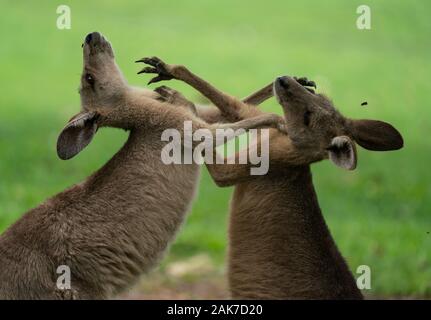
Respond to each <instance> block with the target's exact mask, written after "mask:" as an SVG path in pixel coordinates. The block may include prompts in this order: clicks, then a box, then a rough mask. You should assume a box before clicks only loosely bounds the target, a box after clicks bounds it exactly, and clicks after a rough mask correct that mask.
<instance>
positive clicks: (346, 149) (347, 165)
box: [327, 136, 357, 170]
mask: <svg viewBox="0 0 431 320" xmlns="http://www.w3.org/2000/svg"><path fill="white" fill-rule="evenodd" d="M327 150H328V153H329V159H330V160H331V161H332V162H333V163H335V164H336V165H337V166H339V167H341V168H344V169H347V170H353V169H355V168H356V162H357V160H356V159H357V158H356V146H355V143H354V142H353V141H352V140H350V138H349V137H347V136H338V137H335V138H334V139H332V141H331V145H330V146H329V147H328V148H327Z"/></svg>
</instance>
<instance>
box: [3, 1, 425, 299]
mask: <svg viewBox="0 0 431 320" xmlns="http://www.w3.org/2000/svg"><path fill="white" fill-rule="evenodd" d="M61 4H67V5H69V6H70V8H71V18H72V28H71V30H58V29H57V28H56V20H57V17H58V15H57V14H56V8H57V6H58V5H61ZM361 4H368V5H369V6H370V7H371V17H372V29H371V30H358V29H357V28H356V19H357V17H358V14H357V13H356V8H357V7H358V6H359V5H361ZM0 12H1V13H0V17H1V19H0V39H1V44H0V179H1V183H0V231H3V230H5V228H7V227H8V226H9V225H10V224H11V223H13V222H14V221H15V220H17V219H18V218H19V217H20V216H21V215H22V214H23V213H24V212H25V211H26V210H28V209H30V208H32V207H34V206H37V205H38V204H39V203H40V202H42V201H43V200H44V199H46V198H47V197H48V196H51V195H53V194H55V193H57V192H59V191H61V190H62V189H64V188H66V187H67V186H70V185H71V184H74V183H77V182H79V181H80V180H82V179H84V178H85V177H86V176H87V175H89V174H90V173H91V172H93V171H94V170H96V169H97V168H99V167H100V166H101V165H103V163H105V162H106V161H107V160H108V159H109V158H110V157H111V156H112V155H113V154H114V153H115V152H116V151H117V150H118V149H119V148H120V146H121V145H122V143H123V142H124V141H125V139H126V134H125V133H124V132H121V131H119V130H110V129H109V130H108V129H107V130H102V131H100V132H99V133H98V135H97V136H96V138H95V140H94V141H93V143H92V144H91V145H90V146H89V147H88V148H86V149H85V151H84V152H82V153H81V154H79V156H77V157H76V158H74V159H72V160H70V161H60V160H59V159H58V158H57V155H56V152H55V144H56V138H57V134H58V133H59V131H60V130H61V128H62V126H63V125H64V124H65V123H66V121H67V120H68V119H69V118H70V116H71V115H73V114H74V113H76V112H77V111H78V109H79V95H78V93H77V87H78V84H79V78H80V72H81V68H82V55H81V43H82V41H83V38H84V36H85V35H86V34H87V33H88V32H91V31H100V32H102V33H103V34H105V35H106V36H107V37H108V39H109V40H110V41H111V42H112V44H113V47H114V49H115V51H116V56H117V61H118V64H119V65H120V67H121V68H122V70H123V72H124V74H125V75H126V77H127V78H128V80H129V82H130V83H131V84H135V85H142V86H144V85H145V84H146V82H147V81H148V76H138V75H136V72H137V71H138V67H139V66H137V65H136V64H134V63H133V61H134V60H136V59H137V58H141V57H144V56H149V55H157V56H160V57H162V58H163V59H164V60H165V61H167V62H170V63H181V64H185V65H187V66H188V67H189V68H190V69H191V70H193V71H195V72H196V73H198V74H199V75H201V76H202V77H204V78H205V79H207V80H208V81H210V82H212V83H213V84H215V85H216V86H217V87H219V88H220V89H222V90H223V91H226V92H229V93H231V94H234V95H236V96H240V97H242V96H246V95H247V94H248V93H250V92H252V91H253V90H255V89H257V88H259V87H261V86H263V85H265V84H267V83H268V82H270V81H271V80H272V79H273V78H274V77H275V76H277V75H281V74H289V75H298V76H302V75H306V76H308V77H309V78H311V79H313V80H315V81H316V82H317V83H318V85H319V87H318V88H319V91H322V92H325V93H327V94H328V95H329V96H330V97H331V98H332V99H333V100H334V102H335V105H336V106H337V107H338V108H339V109H340V110H341V111H342V112H343V113H344V114H345V115H348V116H351V117H358V118H375V119H382V120H385V121H388V122H391V123H392V124H394V125H395V126H396V127H397V128H398V129H399V130H400V131H401V132H402V133H403V135H404V138H405V148H404V149H402V150H401V151H397V152H388V153H372V152H369V151H365V150H362V149H361V150H360V151H359V163H358V165H359V166H358V169H357V170H356V171H354V172H346V171H342V170H341V169H338V168H336V167H334V166H333V165H331V164H330V163H329V162H328V161H326V162H323V163H319V164H316V165H314V166H313V173H314V181H315V185H316V188H317V193H318V195H319V199H320V204H321V207H322V209H323V213H324V215H325V217H326V219H327V223H328V225H329V227H330V229H331V231H332V233H333V236H334V238H335V241H336V242H337V244H338V245H339V248H340V250H341V252H342V253H343V255H344V256H345V257H346V259H347V260H348V262H349V265H350V267H351V269H352V271H353V272H355V270H356V268H357V266H359V265H362V264H365V265H368V266H370V267H371V271H372V290H370V291H367V292H365V294H370V295H372V296H378V297H410V296H415V297H430V296H431V234H430V232H431V213H430V212H429V211H430V207H431V187H430V181H431V170H430V168H429V165H430V160H431V154H430V151H431V150H430V147H431V143H430V141H429V134H430V132H431V122H430V116H431V112H430V108H431V93H430V80H429V75H430V72H431V59H430V58H431V55H430V53H431V40H430V39H431V38H430V36H431V20H430V18H429V17H430V15H431V3H430V2H429V1H425V0H424V1H394V0H386V1H383V0H377V1H341V0H340V1H311V0H310V1H306V2H304V1H286V0H280V1H250V0H248V1H229V0H218V1H199V2H198V1H192V0H188V1H175V2H174V1H167V0H163V1H142V0H141V1H121V2H120V1H91V2H84V1H61V2H58V1H44V2H41V1H39V2H31V3H30V2H29V1H5V0H1V3H0ZM169 86H172V87H174V88H176V89H178V90H181V91H182V92H183V93H184V94H185V95H186V96H187V97H188V98H190V99H191V100H194V101H196V102H202V101H203V100H202V98H201V97H200V96H199V95H198V94H197V93H196V92H195V91H193V90H192V89H190V88H188V87H186V86H184V85H182V84H180V83H178V82H171V83H169ZM363 101H367V102H368V106H366V107H363V106H361V103H362V102H363ZM263 108H264V109H265V110H267V111H273V112H278V113H281V110H280V108H279V106H278V105H277V103H276V102H275V101H274V100H273V99H271V100H269V101H268V102H266V103H265V104H264V106H263ZM231 192H232V189H230V188H229V189H220V188H217V187H216V186H215V185H214V183H212V181H211V180H210V178H209V176H208V174H207V173H206V171H205V172H204V174H203V177H202V180H201V184H200V187H199V195H198V198H197V201H196V202H195V204H194V206H193V211H192V213H191V214H190V216H189V218H188V221H187V222H186V224H185V225H184V227H183V228H182V230H181V232H180V233H179V236H178V238H177V240H176V241H175V243H174V245H173V246H172V249H171V252H170V253H169V254H168V255H167V258H166V260H165V264H167V263H169V262H170V261H175V260H178V259H183V258H187V257H190V256H193V255H197V254H201V253H205V254H207V255H208V256H209V257H210V259H211V261H212V262H213V263H214V264H215V265H217V266H220V267H222V266H223V263H224V258H225V249H226V244H227V231H226V230H227V213H228V204H229V198H230V194H231ZM202 281H204V279H203V280H202Z"/></svg>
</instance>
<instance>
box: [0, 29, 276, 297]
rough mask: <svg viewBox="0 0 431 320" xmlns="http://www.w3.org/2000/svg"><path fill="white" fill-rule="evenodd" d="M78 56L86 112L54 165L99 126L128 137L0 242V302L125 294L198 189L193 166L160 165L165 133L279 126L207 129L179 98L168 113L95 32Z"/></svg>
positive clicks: (64, 137) (63, 137) (262, 121)
mask: <svg viewBox="0 0 431 320" xmlns="http://www.w3.org/2000/svg"><path fill="white" fill-rule="evenodd" d="M83 48H84V49H83V50H84V70H83V73H82V80H81V88H80V95H81V102H82V112H81V113H79V114H78V115H77V116H75V117H73V118H72V119H71V120H70V122H69V124H68V125H67V126H66V127H65V129H64V130H63V132H62V133H61V134H60V137H59V140H58V153H59V155H60V157H62V158H64V159H68V158H71V157H73V156H74V155H75V154H77V153H78V152H80V151H81V150H82V149H83V148H84V147H85V146H86V145H87V144H88V143H89V142H90V141H91V139H92V137H93V135H94V134H95V132H96V130H97V128H101V127H115V128H121V129H125V130H128V131H130V135H129V138H128V140H127V142H126V143H125V145H124V146H123V147H122V148H121V149H120V150H119V151H118V152H117V153H116V154H115V155H114V156H113V158H112V159H111V160H109V161H108V162H107V163H106V164H105V165H104V166H103V167H102V168H101V169H99V170H98V171H96V172H95V173H94V174H92V175H91V176H90V177H88V178H87V179H86V180H85V181H83V182H81V183H80V184H78V185H75V186H73V187H71V188H69V189H67V190H65V191H64V192H61V193H59V194H57V195H56V196H54V197H52V198H51V199H48V200H47V201H45V202H44V203H42V204H41V205H40V206H38V207H37V208H35V209H32V210H30V211H29V212H27V213H26V214H25V215H24V216H23V217H22V218H21V219H19V220H18V221H17V222H16V223H15V224H14V225H12V226H11V227H10V228H9V229H8V230H7V231H6V232H4V233H3V234H2V235H1V236H0V299H95V298H108V297H112V296H114V295H115V294H117V293H119V292H120V291H122V290H124V289H126V288H127V287H128V286H130V285H131V284H133V282H134V281H135V280H136V279H137V278H138V276H139V275H141V274H142V273H143V272H145V271H147V270H148V269H149V268H151V267H152V266H153V265H154V264H155V263H156V262H157V261H158V260H159V259H160V257H161V255H162V253H163V252H164V251H165V250H166V248H167V246H168V244H169V242H170V241H171V240H172V239H173V238H174V236H175V234H176V232H177V231H178V229H179V227H180V225H181V223H182V221H183V220H184V216H185V214H186V212H187V211H188V209H189V206H190V203H191V201H192V199H193V197H194V195H195V187H196V184H197V183H198V177H199V166H198V165H196V164H190V165H165V164H163V163H162V161H161V149H162V147H164V146H165V144H166V142H162V141H161V139H160V136H161V133H162V131H163V130H164V129H168V128H176V129H178V130H180V131H181V130H182V128H183V123H184V121H185V120H192V121H193V126H194V129H197V128H209V129H211V130H213V131H214V130H215V129H216V128H219V127H226V128H228V127H229V128H230V127H231V128H234V129H237V128H241V127H243V125H244V127H245V128H251V127H254V126H257V127H259V126H267V125H273V126H274V125H275V126H277V125H278V123H279V122H280V119H279V117H277V116H275V115H270V116H269V117H268V116H265V117H260V118H259V119H254V120H253V119H246V120H247V121H246V122H239V123H237V124H233V125H211V126H209V125H208V124H206V123H205V122H203V121H202V120H200V119H199V118H197V117H196V116H195V115H194V114H193V113H194V110H193V108H192V107H191V105H190V104H189V103H184V100H183V99H182V97H176V98H175V99H174V101H169V102H172V103H175V105H174V104H171V103H166V102H161V101H160V100H166V99H165V98H166V97H164V95H163V93H162V94H161V93H156V92H152V91H149V90H140V89H136V88H132V87H130V86H129V85H127V83H126V81H125V79H124V78H123V76H122V75H121V72H120V70H119V69H118V67H117V66H116V64H115V61H114V54H113V51H112V48H111V45H110V44H109V42H107V41H106V40H105V39H104V38H103V37H102V36H101V35H100V34H99V33H92V34H90V35H88V36H87V38H86V41H85V44H84V46H83ZM159 91H160V90H159ZM162 91H163V90H162ZM160 92H161V91H160ZM171 96H172V95H168V97H171ZM250 120H251V121H250ZM60 265H67V266H69V267H70V269H71V287H72V288H71V289H70V290H60V289H58V288H57V286H56V281H57V277H58V276H59V275H58V274H57V273H56V270H57V267H59V266H60Z"/></svg>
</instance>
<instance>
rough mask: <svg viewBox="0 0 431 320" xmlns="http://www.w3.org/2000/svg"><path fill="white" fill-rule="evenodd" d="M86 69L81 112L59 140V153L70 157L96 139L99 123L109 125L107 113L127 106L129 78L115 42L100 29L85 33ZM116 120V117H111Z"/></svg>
mask: <svg viewBox="0 0 431 320" xmlns="http://www.w3.org/2000/svg"><path fill="white" fill-rule="evenodd" d="M82 48H83V59H84V61H83V64H84V66H83V71H82V75H81V84H80V87H79V94H80V96H81V112H80V113H78V114H77V115H75V116H73V117H72V118H71V119H70V120H69V122H68V123H67V125H66V126H65V128H64V129H63V131H62V132H61V133H60V135H59V137H58V140H57V154H58V156H59V157H60V158H61V159H64V160H65V159H70V158H72V157H73V156H75V155H76V154H78V153H79V152H80V151H81V150H82V149H84V148H85V147H86V146H87V145H88V144H89V143H90V141H91V140H92V139H93V136H94V134H95V133H96V131H97V129H98V127H101V126H104V125H106V122H107V121H106V120H109V119H104V118H106V117H101V115H103V114H104V115H107V114H111V115H112V114H115V112H112V111H115V110H119V109H120V108H123V107H124V105H125V96H126V93H127V88H128V85H127V82H126V80H125V78H124V77H123V75H122V73H121V71H120V69H119V68H118V66H117V64H116V63H115V59H114V52H113V50H112V47H111V44H110V43H109V42H108V41H107V40H106V39H105V38H104V37H103V36H102V35H101V34H100V33H98V32H93V33H90V34H88V35H87V36H86V37H85V40H84V43H83V45H82ZM111 122H112V121H111Z"/></svg>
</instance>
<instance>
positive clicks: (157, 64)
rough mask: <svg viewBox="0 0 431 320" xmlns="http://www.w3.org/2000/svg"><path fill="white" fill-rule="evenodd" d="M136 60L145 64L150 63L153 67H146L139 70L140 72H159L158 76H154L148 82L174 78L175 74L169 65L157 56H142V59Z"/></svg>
mask: <svg viewBox="0 0 431 320" xmlns="http://www.w3.org/2000/svg"><path fill="white" fill-rule="evenodd" d="M135 62H143V63H145V64H148V65H150V66H151V67H145V68H143V69H142V70H141V71H139V72H138V74H141V73H155V74H157V76H156V77H154V78H152V79H151V80H150V81H149V82H148V84H151V83H155V82H159V81H164V80H171V79H174V76H173V75H172V74H171V72H170V71H169V67H170V66H169V65H167V64H166V63H164V62H163V61H162V60H161V59H159V58H157V57H151V58H142V59H140V60H137V61H135Z"/></svg>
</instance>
